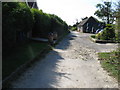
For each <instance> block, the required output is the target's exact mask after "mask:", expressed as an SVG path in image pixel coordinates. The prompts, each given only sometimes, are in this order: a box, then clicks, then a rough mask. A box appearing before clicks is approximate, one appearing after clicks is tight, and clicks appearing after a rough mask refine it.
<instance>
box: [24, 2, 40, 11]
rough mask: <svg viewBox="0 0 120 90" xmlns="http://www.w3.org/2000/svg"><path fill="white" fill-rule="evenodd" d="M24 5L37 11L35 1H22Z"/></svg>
mask: <svg viewBox="0 0 120 90" xmlns="http://www.w3.org/2000/svg"><path fill="white" fill-rule="evenodd" d="M24 1H25V3H26V4H27V5H28V6H29V7H30V8H36V9H38V6H37V1H36V0H32V1H33V2H30V0H24Z"/></svg>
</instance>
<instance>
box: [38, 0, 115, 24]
mask: <svg viewBox="0 0 120 90" xmlns="http://www.w3.org/2000/svg"><path fill="white" fill-rule="evenodd" d="M104 1H105V0H104ZM106 1H107V0H106ZM110 1H111V0H110ZM112 1H113V2H115V1H117V0H112ZM102 2H103V0H37V4H38V7H39V9H42V10H43V12H45V13H49V14H55V15H57V16H59V17H60V18H61V19H62V20H63V21H66V23H67V24H68V25H73V24H75V23H76V22H77V20H78V22H80V21H81V18H84V17H86V16H87V17H90V16H94V17H95V18H97V17H96V16H95V15H94V12H95V11H96V10H97V8H96V5H97V4H98V3H102ZM97 19H98V18H97Z"/></svg>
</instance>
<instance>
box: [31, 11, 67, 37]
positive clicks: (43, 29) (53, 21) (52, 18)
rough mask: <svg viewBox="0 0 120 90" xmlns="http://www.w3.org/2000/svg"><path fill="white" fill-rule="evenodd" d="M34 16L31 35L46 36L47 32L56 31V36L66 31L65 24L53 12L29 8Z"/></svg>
mask: <svg viewBox="0 0 120 90" xmlns="http://www.w3.org/2000/svg"><path fill="white" fill-rule="evenodd" d="M31 12H32V13H33V16H34V22H35V23H34V28H33V31H32V32H33V37H42V38H47V37H48V33H49V32H54V31H56V32H57V33H58V36H61V35H62V34H63V33H66V32H67V31H68V26H67V24H66V23H65V22H64V21H63V20H62V19H61V18H59V17H58V16H56V15H54V14H47V13H43V12H42V10H38V9H31Z"/></svg>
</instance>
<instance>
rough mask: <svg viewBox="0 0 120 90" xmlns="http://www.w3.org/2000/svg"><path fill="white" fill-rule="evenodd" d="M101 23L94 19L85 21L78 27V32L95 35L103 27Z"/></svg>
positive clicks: (90, 18)
mask: <svg viewBox="0 0 120 90" xmlns="http://www.w3.org/2000/svg"><path fill="white" fill-rule="evenodd" d="M101 25H102V24H101V23H100V22H99V21H98V20H97V19H96V18H94V17H92V16H91V17H89V18H85V19H83V20H82V21H81V22H80V23H79V24H78V26H77V30H78V31H80V32H84V33H95V32H96V30H97V29H98V28H100V27H101Z"/></svg>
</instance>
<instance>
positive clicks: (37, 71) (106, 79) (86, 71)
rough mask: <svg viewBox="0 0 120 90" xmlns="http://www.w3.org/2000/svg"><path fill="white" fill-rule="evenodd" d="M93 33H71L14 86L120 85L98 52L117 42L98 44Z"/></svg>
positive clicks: (114, 46)
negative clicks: (100, 60) (92, 36)
mask: <svg viewBox="0 0 120 90" xmlns="http://www.w3.org/2000/svg"><path fill="white" fill-rule="evenodd" d="M89 36H90V34H83V33H77V32H72V33H71V34H69V35H68V36H67V37H66V38H65V39H64V40H62V41H61V42H60V43H59V44H58V45H57V46H56V47H55V49H54V50H53V51H51V52H50V53H48V55H46V57H45V58H44V59H42V60H40V61H37V62H36V63H34V64H33V66H32V67H30V68H29V69H28V70H27V71H26V72H24V73H23V74H22V75H21V76H20V77H19V79H17V80H16V81H14V82H12V87H13V88H118V82H117V81H116V80H115V79H114V78H113V77H111V76H109V75H108V73H107V72H106V71H105V70H103V69H102V68H101V65H100V62H99V61H98V57H97V52H102V51H111V50H114V49H115V48H116V47H117V45H114V44H102V45H101V44H95V43H93V42H92V41H90V39H89V38H88V37H89Z"/></svg>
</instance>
